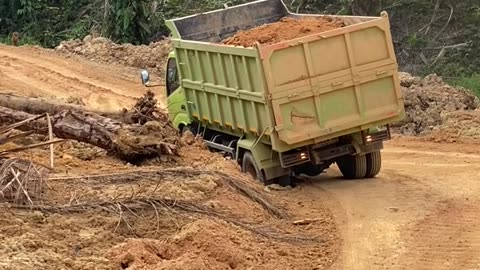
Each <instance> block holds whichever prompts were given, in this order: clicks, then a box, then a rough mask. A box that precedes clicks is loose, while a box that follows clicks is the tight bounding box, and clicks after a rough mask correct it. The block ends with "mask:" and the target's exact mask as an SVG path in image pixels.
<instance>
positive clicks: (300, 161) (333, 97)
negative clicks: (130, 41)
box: [166, 0, 405, 183]
mask: <svg viewBox="0 0 480 270" xmlns="http://www.w3.org/2000/svg"><path fill="white" fill-rule="evenodd" d="M307 16H321V15H301V14H293V13H290V12H289V11H288V9H287V8H286V6H285V4H284V3H283V2H282V1H281V0H261V1H255V2H251V3H248V4H244V5H239V6H234V7H226V8H225V9H221V10H215V11H212V12H208V13H202V14H197V15H193V16H188V17H184V18H178V19H173V20H169V21H167V25H168V27H169V28H170V30H171V32H172V43H173V47H174V51H173V52H172V53H171V54H170V56H169V59H168V64H167V78H166V91H167V96H168V112H169V116H170V120H171V121H172V122H173V124H174V125H175V126H176V127H178V128H179V129H180V130H186V129H190V130H192V131H193V132H194V133H196V134H200V135H201V136H203V138H204V140H205V142H206V143H207V144H208V146H209V147H210V148H211V149H216V150H218V151H222V152H223V153H225V154H226V155H229V156H231V157H232V158H233V159H235V160H236V161H238V163H239V164H240V165H241V167H242V170H243V171H244V172H246V173H250V174H252V175H253V176H254V177H255V178H257V179H259V180H261V181H263V182H265V183H271V182H272V181H274V180H280V181H282V182H283V181H288V179H290V178H289V177H290V176H291V175H293V174H306V175H309V176H315V175H318V174H320V173H321V172H323V171H324V170H325V169H326V168H328V167H329V166H330V165H332V164H333V163H336V164H337V165H338V167H339V169H340V171H341V172H342V174H343V175H344V176H345V177H346V178H349V179H360V178H371V177H374V176H375V175H377V174H378V173H379V171H380V168H381V155H380V150H381V149H382V148H383V141H385V140H388V139H390V129H389V126H388V124H389V123H392V122H396V121H399V120H401V119H403V117H404V114H405V113H404V105H403V97H402V94H401V90H400V84H399V79H398V73H397V62H396V58H395V53H394V48H393V44H392V38H391V33H390V25H389V20H388V15H387V14H386V13H382V14H381V16H380V17H354V16H329V17H335V18H339V19H341V20H343V22H344V23H345V24H346V26H345V27H342V28H339V29H335V30H330V31H327V32H322V33H321V34H312V35H307V36H305V37H301V38H297V39H292V40H287V41H283V42H280V43H276V44H271V45H260V44H257V45H256V46H254V47H249V48H244V47H238V46H229V45H223V44H221V41H222V40H224V39H226V38H228V37H231V36H232V35H234V34H235V33H237V32H238V31H240V30H245V29H250V28H253V27H256V26H259V25H263V24H265V23H272V22H276V21H278V20H280V19H281V18H283V17H294V18H300V17H307Z"/></svg>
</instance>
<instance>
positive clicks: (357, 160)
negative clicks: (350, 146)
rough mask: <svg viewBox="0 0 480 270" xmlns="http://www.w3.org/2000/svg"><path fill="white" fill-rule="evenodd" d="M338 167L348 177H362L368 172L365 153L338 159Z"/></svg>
mask: <svg viewBox="0 0 480 270" xmlns="http://www.w3.org/2000/svg"><path fill="white" fill-rule="evenodd" d="M337 165H338V168H339V169H340V172H341V173H342V174H343V176H344V177H345V178H347V179H361V178H364V177H365V175H366V174H367V157H366V156H365V155H356V156H345V157H342V158H340V159H338V160H337Z"/></svg>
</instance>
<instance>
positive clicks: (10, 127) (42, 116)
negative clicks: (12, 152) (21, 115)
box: [0, 114, 45, 133]
mask: <svg viewBox="0 0 480 270" xmlns="http://www.w3.org/2000/svg"><path fill="white" fill-rule="evenodd" d="M44 117H45V114H42V115H39V116H35V117H32V118H29V119H25V120H23V121H20V122H18V123H15V124H12V125H9V126H6V127H3V128H0V133H5V132H7V131H10V130H12V129H15V128H17V127H20V126H23V125H24V124H26V123H30V122H32V121H35V120H38V119H41V118H44Z"/></svg>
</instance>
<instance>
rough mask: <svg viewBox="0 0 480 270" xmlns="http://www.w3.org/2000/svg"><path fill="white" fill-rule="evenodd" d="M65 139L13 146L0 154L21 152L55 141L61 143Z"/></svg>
mask: <svg viewBox="0 0 480 270" xmlns="http://www.w3.org/2000/svg"><path fill="white" fill-rule="evenodd" d="M63 141H64V140H61V139H57V140H53V141H48V142H43V143H37V144H32V145H27V146H22V147H17V148H13V149H8V150H5V151H1V152H0V156H1V155H4V154H8V153H15V152H21V151H23V150H28V149H32V148H38V147H42V146H45V145H49V144H53V143H61V142H63Z"/></svg>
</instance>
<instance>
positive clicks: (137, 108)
mask: <svg viewBox="0 0 480 270" xmlns="http://www.w3.org/2000/svg"><path fill="white" fill-rule="evenodd" d="M157 104H158V101H157V99H156V98H155V94H154V93H153V92H152V91H150V90H148V91H147V93H145V94H144V95H143V97H141V98H139V99H138V100H137V103H135V105H134V106H133V108H132V109H131V110H130V111H128V110H127V109H123V112H124V114H125V115H128V116H129V120H130V122H131V123H132V124H139V125H145V123H147V122H149V121H158V122H167V121H168V116H167V115H166V113H164V112H162V111H161V110H160V109H159V108H158V106H157Z"/></svg>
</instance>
